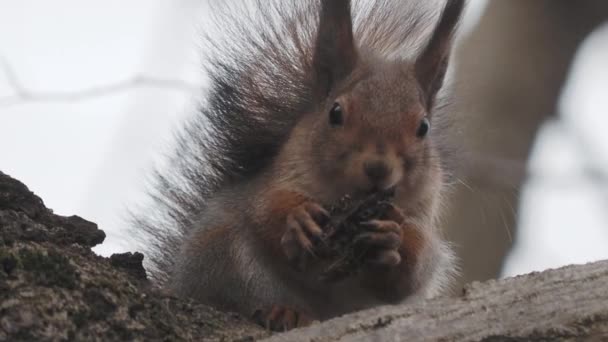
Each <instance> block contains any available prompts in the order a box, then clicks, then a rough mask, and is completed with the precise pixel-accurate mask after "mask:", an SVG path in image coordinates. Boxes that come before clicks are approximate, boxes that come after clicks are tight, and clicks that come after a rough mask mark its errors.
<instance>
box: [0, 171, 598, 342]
mask: <svg viewBox="0 0 608 342" xmlns="http://www.w3.org/2000/svg"><path fill="white" fill-rule="evenodd" d="M103 238H104V233H103V232H102V231H100V230H99V229H97V226H96V225H95V224H94V223H91V222H88V221H86V220H84V219H81V218H79V217H76V216H72V217H61V216H57V215H54V214H53V213H52V212H51V211H50V210H49V209H47V208H46V207H45V206H44V204H43V203H42V201H41V200H40V198H38V197H36V196H35V195H34V194H33V193H31V192H30V191H29V190H28V189H27V188H26V187H25V185H23V184H22V183H20V182H18V181H16V180H14V179H12V178H10V177H8V176H6V175H5V174H3V173H1V172H0V341H67V340H70V341H159V340H162V341H184V340H185V341H252V340H256V339H261V338H266V337H269V333H267V332H265V331H262V330H261V329H259V328H257V327H256V326H253V325H251V324H250V323H248V322H246V321H245V320H243V319H242V318H240V317H238V316H237V315H234V314H228V313H220V312H217V311H215V310H213V309H210V308H208V307H206V306H203V305H197V304H194V303H191V302H187V301H182V300H178V299H175V298H172V297H170V296H167V295H165V294H163V293H160V292H158V291H156V290H154V289H153V288H151V286H150V284H149V283H148V281H147V279H146V274H145V271H144V270H143V267H142V264H141V262H142V260H143V255H141V254H139V253H135V254H131V253H127V254H120V255H114V256H112V257H110V258H103V257H100V256H97V255H95V254H94V253H93V252H91V250H90V248H91V247H92V246H94V245H96V244H98V243H101V242H102V241H103ZM606 284H608V261H606V262H598V263H594V264H589V265H586V266H570V267H566V268H563V269H560V270H552V271H547V272H543V273H536V274H531V275H527V276H522V277H517V278H512V279H507V280H502V281H489V282H486V283H474V284H472V285H469V286H468V287H466V289H465V292H464V294H463V295H462V296H460V297H445V298H438V299H434V300H430V301H427V302H424V303H420V304H416V305H409V306H406V305H404V306H388V307H381V308H377V309H372V310H368V311H363V312H359V313H355V314H352V315H348V316H344V317H341V318H337V319H334V320H331V321H328V322H324V323H321V324H315V325H313V326H311V327H310V328H306V329H300V330H296V331H293V332H289V333H286V334H278V335H275V336H272V337H271V338H270V341H317V342H321V341H370V340H377V341H396V340H403V341H424V340H428V341H438V340H439V341H479V340H484V341H518V340H526V341H528V340H537V341H545V340H547V341H552V340H556V339H561V340H571V341H579V340H582V339H585V338H587V339H592V340H604V339H606V340H608V286H607V285H606Z"/></svg>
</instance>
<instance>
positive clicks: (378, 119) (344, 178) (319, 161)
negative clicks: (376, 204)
mask: <svg viewBox="0 0 608 342" xmlns="http://www.w3.org/2000/svg"><path fill="white" fill-rule="evenodd" d="M463 7H464V0H448V1H447V5H446V7H445V9H444V10H443V12H442V14H441V15H440V18H439V21H438V24H437V25H436V27H435V29H434V30H433V32H432V34H431V38H430V40H429V41H428V43H427V44H426V46H424V48H423V49H422V50H421V53H420V54H419V56H418V57H417V58H416V59H415V60H413V61H412V60H386V59H383V58H380V57H379V56H377V55H375V54H374V51H368V50H365V49H364V47H357V46H356V44H355V41H354V38H353V29H352V19H351V11H350V1H348V0H324V1H322V2H321V14H320V22H319V29H318V33H317V39H316V43H315V48H314V53H313V58H312V63H313V70H314V72H315V75H314V81H313V82H314V87H313V88H314V91H315V96H316V98H317V100H316V101H315V102H316V103H317V106H316V108H315V110H314V111H312V112H311V113H307V114H305V115H304V116H303V118H302V119H301V120H300V122H298V124H297V125H296V126H295V127H294V130H293V131H292V134H291V137H292V139H290V140H294V141H296V143H294V147H293V148H291V149H288V150H287V153H289V154H291V156H292V159H294V158H295V159H294V160H296V162H297V160H300V161H304V162H305V163H311V165H313V167H312V169H311V168H310V166H309V167H307V169H308V170H310V171H311V173H316V174H314V175H313V178H314V180H311V181H310V182H309V183H310V184H313V183H315V182H316V183H318V181H319V180H321V183H323V184H319V185H318V186H319V188H317V189H315V191H314V192H315V193H316V194H317V195H319V193H322V192H327V193H333V194H342V195H343V194H346V193H350V194H352V193H369V192H374V191H381V190H387V189H391V188H402V187H403V186H405V187H406V188H407V189H408V190H413V189H415V187H416V186H417V185H418V184H424V183H427V182H426V181H428V180H429V179H431V178H433V177H435V179H438V178H439V175H440V168H439V160H438V155H437V152H436V151H434V148H433V143H432V141H431V136H430V130H431V127H432V123H433V107H434V104H435V98H436V96H437V92H438V91H439V89H440V88H441V87H442V85H443V81H444V77H445V73H446V69H447V65H448V60H449V56H450V52H451V46H452V40H453V36H454V31H455V28H456V26H457V23H458V21H459V18H460V16H461V12H462V9H463ZM302 145H304V147H303V146H302ZM310 158H312V161H311V160H310ZM320 197H324V196H320ZM326 199H327V200H334V199H335V198H332V199H329V196H326Z"/></svg>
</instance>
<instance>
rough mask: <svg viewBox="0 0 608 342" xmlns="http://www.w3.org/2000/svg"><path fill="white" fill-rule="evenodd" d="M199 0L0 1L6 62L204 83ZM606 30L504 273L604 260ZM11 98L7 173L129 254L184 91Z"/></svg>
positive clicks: (67, 75) (103, 80) (53, 88)
mask: <svg viewBox="0 0 608 342" xmlns="http://www.w3.org/2000/svg"><path fill="white" fill-rule="evenodd" d="M201 3H202V1H200V0H179V1H177V0H175V1H171V2H169V1H160V0H156V1H151V0H131V1H128V2H125V1H118V0H106V1H86V2H83V1H78V0H55V1H52V2H43V1H35V0H0V57H2V58H4V59H5V60H6V61H7V62H8V63H9V64H10V65H11V67H12V70H13V71H14V72H15V74H16V75H17V77H18V79H19V82H20V84H21V85H22V86H23V87H25V88H26V89H28V90H30V91H33V92H57V91H79V90H82V89H88V88H91V87H99V86H104V85H108V84H114V83H118V82H121V81H124V80H128V79H131V78H133V77H134V75H148V76H151V77H157V78H161V79H169V80H183V81H186V82H188V83H191V84H200V83H201V77H202V75H201V68H200V66H199V65H198V64H197V57H196V56H197V49H198V45H197V40H196V39H197V32H198V31H197V30H198V29H197V28H200V27H201V26H204V21H205V19H204V18H205V15H204V14H205V13H204V12H205V11H204V9H203V7H202V6H201ZM607 60H608V29H606V28H605V29H604V30H603V31H602V32H600V33H598V34H596V35H595V36H594V37H593V38H592V39H590V41H589V42H588V43H587V44H586V45H585V48H584V49H583V51H582V52H581V54H580V58H579V59H578V61H577V64H576V66H575V69H574V70H575V71H574V72H573V76H572V82H571V83H570V84H569V86H568V87H567V89H566V92H567V94H568V96H566V97H565V99H564V101H563V103H562V110H563V112H564V114H565V117H566V118H567V119H568V123H572V124H571V125H569V126H567V127H569V129H574V130H576V131H580V132H582V133H583V135H582V136H584V137H585V138H586V139H587V145H586V147H584V148H581V147H580V144H578V143H577V140H576V139H574V138H572V137H571V134H570V133H569V131H568V130H565V129H563V128H560V126H559V125H550V126H547V127H546V129H544V130H543V134H542V135H541V138H540V139H539V142H538V144H537V146H536V147H535V149H534V158H533V163H532V165H531V170H533V172H534V173H535V174H537V175H539V177H536V178H535V179H537V180H538V181H534V182H532V183H531V184H529V186H528V187H527V189H526V191H525V193H524V195H523V204H522V207H521V217H520V221H521V233H520V239H519V241H518V242H519V243H518V245H517V248H516V249H515V250H514V252H513V254H512V257H511V258H510V260H509V262H508V264H507V268H506V270H505V274H506V275H512V274H518V273H523V272H527V271H532V270H541V269H545V268H547V267H555V266H560V265H564V264H569V263H573V262H576V263H581V262H586V261H591V260H596V259H600V258H608V248H606V247H607V246H608V213H607V212H606V208H607V204H608V188H607V187H608V185H606V183H605V184H604V187H603V188H602V187H598V186H597V184H595V183H590V182H589V181H588V178H586V177H585V176H584V175H583V174H582V169H583V167H582V165H583V164H584V163H583V160H584V159H582V158H581V156H582V155H585V154H587V153H591V154H592V155H593V158H592V159H593V160H595V161H596V162H597V163H598V165H599V166H601V167H602V168H603V170H604V172H605V171H606V170H608V153H607V152H608V137H607V136H606V134H605V133H604V131H605V129H604V127H608V115H606V113H605V111H606V109H605V108H608V98H607V96H606V94H607V93H608V92H607V91H606V84H607V82H608V68H607V64H606V62H605V61H607ZM11 95H14V88H13V87H12V86H11V82H10V79H9V75H6V74H5V73H3V72H2V71H0V170H2V171H4V172H6V173H8V174H10V175H12V176H14V177H16V178H18V179H20V180H22V181H23V182H25V183H26V184H27V185H28V186H29V187H30V188H31V189H32V190H33V191H34V192H36V193H37V194H38V195H40V196H41V197H42V198H43V199H44V200H45V203H46V204H47V206H49V207H51V208H53V209H54V210H55V211H56V212H58V213H60V214H65V215H71V214H78V215H80V216H83V217H85V218H87V219H90V220H92V221H94V222H97V223H98V224H99V225H100V227H101V228H102V229H103V230H104V231H106V233H107V234H108V238H107V240H106V242H105V243H104V245H103V246H101V247H98V248H97V249H96V250H97V251H98V252H99V253H102V254H105V255H107V254H111V253H112V252H119V251H126V250H129V245H128V237H125V236H122V235H121V230H120V229H119V227H121V224H120V213H121V209H122V208H123V206H124V204H126V203H128V202H129V201H132V200H133V199H134V198H140V197H141V190H142V175H143V174H145V170H146V168H147V167H148V166H149V165H150V162H151V160H152V158H153V156H155V155H156V154H155V153H157V151H158V150H159V149H160V147H162V146H166V143H167V141H168V138H169V133H170V131H171V128H172V127H173V126H174V125H175V124H176V122H178V119H179V118H180V117H182V116H183V115H186V114H187V113H189V112H191V108H192V105H193V103H194V100H195V99H194V97H193V95H194V93H193V92H192V91H190V90H188V89H173V90H168V89H156V88H153V87H135V88H132V89H128V90H124V91H120V92H114V93H110V94H106V95H104V96H100V97H93V98H86V99H83V100H81V101H66V102H63V101H52V102H47V101H41V102H31V103H21V104H14V105H11V106H8V107H7V106H2V105H1V104H2V101H3V100H2V99H3V98H4V97H5V96H11Z"/></svg>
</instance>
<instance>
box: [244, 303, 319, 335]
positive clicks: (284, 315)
mask: <svg viewBox="0 0 608 342" xmlns="http://www.w3.org/2000/svg"><path fill="white" fill-rule="evenodd" d="M253 320H254V321H255V323H257V324H259V325H261V326H262V327H264V328H266V329H268V330H272V331H287V330H291V329H294V328H301V327H305V326H308V325H310V324H311V323H312V322H313V320H312V318H311V317H310V316H309V315H306V314H304V313H302V312H300V311H296V310H294V309H290V308H287V307H284V306H279V305H273V306H272V307H271V308H270V310H267V311H265V310H256V311H255V313H254V314H253Z"/></svg>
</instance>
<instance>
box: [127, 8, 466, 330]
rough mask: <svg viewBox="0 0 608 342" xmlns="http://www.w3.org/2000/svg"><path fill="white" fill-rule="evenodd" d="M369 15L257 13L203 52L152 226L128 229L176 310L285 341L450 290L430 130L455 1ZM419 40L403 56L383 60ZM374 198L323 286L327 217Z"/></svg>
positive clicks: (440, 185) (440, 177) (440, 173)
mask: <svg viewBox="0 0 608 342" xmlns="http://www.w3.org/2000/svg"><path fill="white" fill-rule="evenodd" d="M410 1H413V0H410ZM368 2H369V3H371V5H369V4H368V7H367V9H368V10H367V12H366V11H364V10H361V11H358V10H357V9H356V8H354V6H351V3H350V1H348V0H307V1H302V2H299V1H298V2H296V1H294V2H293V3H289V2H287V3H285V2H282V3H280V4H274V3H273V4H270V3H269V4H266V3H263V4H262V2H258V3H257V4H258V6H262V7H259V10H260V11H259V13H258V14H257V17H255V19H252V18H250V20H249V21H248V23H249V24H250V26H255V25H259V27H257V31H256V27H247V24H243V25H242V26H245V27H247V28H246V29H245V28H238V27H236V28H231V30H232V31H230V32H232V34H233V36H234V37H237V36H241V38H240V40H239V41H237V42H232V43H231V44H232V45H231V46H229V47H225V48H224V49H223V50H222V48H221V46H222V43H221V42H219V43H217V42H216V43H215V44H210V45H213V46H214V48H215V49H216V50H215V55H214V56H212V58H211V59H210V62H209V64H210V67H209V74H210V75H211V81H212V88H211V90H210V94H209V99H208V102H207V103H206V104H205V106H203V108H201V111H200V115H199V116H197V118H195V119H193V120H192V121H191V122H189V123H188V124H187V125H186V127H185V129H184V130H183V132H182V134H181V135H180V137H179V147H180V152H179V153H177V155H176V156H175V157H174V160H173V161H174V162H173V163H172V164H173V168H172V169H171V170H170V172H169V171H168V172H166V173H164V174H162V173H161V175H160V176H159V183H158V184H159V186H158V192H157V194H156V196H155V199H156V200H157V202H158V204H159V205H161V206H162V210H160V211H161V212H162V213H163V214H161V215H159V216H161V217H160V219H158V220H156V221H153V220H151V219H141V218H140V219H138V221H137V223H138V225H139V226H141V227H143V228H144V229H145V230H146V231H147V232H149V233H150V236H152V237H153V238H155V239H156V240H154V241H155V242H156V243H155V244H154V248H155V249H156V253H155V254H154V255H155V256H156V258H155V259H153V261H154V262H155V263H154V268H155V270H156V271H157V272H158V274H159V276H158V279H159V280H160V281H162V282H163V283H164V286H166V287H168V288H170V289H171V290H173V291H174V292H175V293H176V294H177V295H179V296H183V297H191V298H193V299H196V300H198V301H201V302H203V303H207V304H210V305H213V306H215V307H217V308H219V309H223V310H229V311H236V312H239V313H242V314H243V315H246V316H248V317H251V318H254V319H256V320H258V321H259V322H260V323H262V324H264V325H266V326H267V327H269V328H272V329H279V330H282V329H290V328H293V327H297V326H303V325H306V324H308V323H310V322H311V321H312V320H323V319H327V318H331V317H335V316H337V315H341V314H344V313H348V312H352V311H354V310H360V309H364V308H369V307H373V306H376V305H382V304H394V303H402V302H407V301H413V300H416V299H420V298H426V297H428V296H432V295H434V294H436V293H437V292H438V291H439V290H441V289H442V288H443V287H445V286H446V285H447V284H446V283H447V281H448V280H449V277H450V274H451V273H452V272H453V269H454V266H453V261H452V259H453V258H452V254H451V252H450V250H449V248H448V247H447V244H446V243H445V242H444V241H442V239H441V237H440V233H439V229H438V227H437V222H436V221H437V216H438V211H439V207H440V205H441V203H440V202H441V195H442V192H443V189H444V182H445V171H444V170H443V167H442V163H441V153H440V146H438V145H439V144H440V142H439V141H438V140H436V138H435V135H434V134H433V129H431V127H432V126H433V124H434V122H435V120H437V119H438V118H436V116H437V113H435V112H436V110H435V108H436V98H437V93H438V91H439V90H440V89H441V88H442V86H443V83H444V77H445V73H446V69H447V65H448V61H449V58H450V53H451V47H452V41H453V36H454V31H455V28H456V26H457V24H458V21H459V19H460V16H461V12H462V10H463V7H464V1H463V0H448V1H447V2H446V4H445V7H444V8H443V10H442V11H441V13H440V15H439V16H438V17H428V18H424V17H423V18H414V19H411V18H393V19H394V20H393V21H391V20H390V18H389V17H387V16H382V14H386V13H388V12H390V9H389V8H387V7H390V6H389V5H388V4H387V3H385V2H384V1H373V0H370V1H368ZM264 6H267V7H264ZM370 6H371V7H370ZM374 6H375V7H374ZM374 8H375V10H373V9H374ZM355 14H357V15H358V16H357V15H355ZM236 17H237V16H236V15H234V17H233V18H236ZM356 18H358V19H357V20H355V19H356ZM424 20H427V21H428V23H424ZM355 24H356V25H355ZM408 25H409V26H408ZM416 25H418V26H416ZM236 26H238V25H236ZM421 27H430V29H429V30H420V28H421ZM422 31H424V32H427V34H425V36H424V37H423V38H424V39H425V42H426V43H424V44H423V46H422V48H421V49H420V52H418V53H417V54H416V57H414V58H405V57H399V56H398V55H396V54H394V53H389V52H391V51H389V50H390V49H395V48H396V46H398V45H399V42H402V41H404V40H406V39H408V38H411V39H417V38H418V37H415V36H414V37H408V35H416V34H417V35H420V32H422ZM253 32H263V33H253ZM225 44H230V43H225ZM393 52H394V51H393ZM202 132H207V136H206V137H201V136H202V135H203V134H202ZM386 191H390V192H391V193H392V194H393V196H392V197H391V199H390V200H389V202H387V203H385V206H386V210H385V211H384V212H383V214H382V215H381V216H380V217H374V218H372V219H369V220H367V221H365V222H360V223H359V225H360V227H362V228H361V229H359V230H357V232H356V234H355V235H354V236H353V237H352V246H354V247H353V248H354V249H353V250H355V251H358V252H357V253H358V255H357V257H358V260H360V261H361V263H360V265H358V266H357V269H356V272H352V274H349V275H348V276H345V277H343V278H341V279H340V280H338V281H324V280H322V279H321V277H320V274H321V273H322V272H323V270H325V269H326V268H327V265H328V263H329V262H330V261H329V260H327V259H326V258H324V257H323V256H322V255H321V253H320V249H321V245H322V244H324V243H326V241H324V237H325V236H326V233H327V232H326V231H325V230H326V229H327V226H328V225H327V222H329V221H330V220H331V213H330V211H329V209H328V208H330V207H331V206H332V205H333V204H335V203H337V202H338V201H340V199H341V198H343V197H344V196H345V195H347V196H350V197H351V198H355V199H360V198H361V199H364V198H366V197H368V196H372V195H373V194H376V193H379V192H386ZM163 215H164V216H163ZM161 226H162V227H164V228H163V229H161V228H159V227H161ZM166 227H172V228H171V229H172V230H167V229H166Z"/></svg>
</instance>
